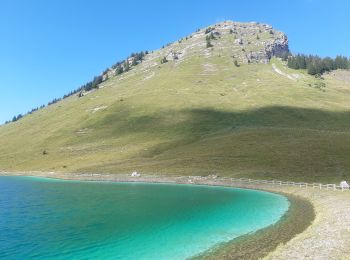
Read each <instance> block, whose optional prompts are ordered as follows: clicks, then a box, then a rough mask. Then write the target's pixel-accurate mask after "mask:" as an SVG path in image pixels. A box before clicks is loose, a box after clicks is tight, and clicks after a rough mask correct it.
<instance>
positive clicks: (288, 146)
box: [0, 21, 350, 182]
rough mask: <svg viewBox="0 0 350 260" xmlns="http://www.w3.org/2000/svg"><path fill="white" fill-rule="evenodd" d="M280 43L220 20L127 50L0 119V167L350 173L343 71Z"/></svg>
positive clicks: (323, 176) (275, 36)
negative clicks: (311, 68) (71, 90)
mask: <svg viewBox="0 0 350 260" xmlns="http://www.w3.org/2000/svg"><path fill="white" fill-rule="evenodd" d="M288 51H289V47H288V39H287V37H286V35H285V34H284V33H282V32H279V31H277V30H275V29H273V28H272V27H271V26H269V25H266V24H260V23H237V22H231V21H226V22H222V23H218V24H215V25H212V26H210V27H207V28H204V29H200V30H197V31H196V32H194V33H193V34H191V35H189V36H186V37H184V38H182V39H180V40H179V41H177V42H174V43H171V44H168V45H166V46H164V47H163V48H161V49H159V50H156V51H152V52H148V53H147V54H146V55H145V56H143V57H142V60H134V59H135V58H134V57H135V55H133V56H132V57H130V58H129V59H127V63H126V62H124V63H118V64H117V65H116V66H113V67H112V68H109V69H108V70H106V71H105V72H104V73H103V74H102V75H101V79H102V80H101V81H102V82H101V83H100V82H99V83H100V84H99V85H98V87H97V88H92V89H89V90H88V91H86V90H85V91H82V92H81V93H78V94H74V95H71V96H69V97H67V98H65V99H63V100H62V101H59V102H57V103H55V104H52V105H50V106H48V107H45V108H43V109H40V110H39V111H36V112H34V113H32V114H29V115H26V116H25V117H23V118H21V119H20V120H18V121H17V122H14V123H10V124H6V125H3V126H1V127H0V170H4V171H6V170H7V171H16V170H21V171H29V170H41V171H58V172H98V173H109V172H114V173H129V172H131V171H134V170H136V171H140V172H143V173H152V174H171V175H208V174H217V175H220V176H235V177H250V178H259V179H280V180H293V181H308V182H338V181H340V180H341V179H343V178H346V177H347V178H349V177H350V160H349V159H350V131H349V129H350V110H349V109H350V102H349V98H350V73H349V72H348V71H346V70H337V71H333V72H330V73H327V74H324V75H323V76H321V77H314V76H311V75H309V74H307V72H306V71H304V70H292V69H289V68H288V67H287V66H286V63H285V62H283V61H282V60H281V59H280V58H276V57H275V56H282V55H284V54H285V53H288ZM126 67H128V68H129V69H128V68H126ZM120 68H122V70H123V71H124V72H123V73H120V71H117V70H119V69H120Z"/></svg>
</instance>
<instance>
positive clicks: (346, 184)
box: [340, 181, 350, 189]
mask: <svg viewBox="0 0 350 260" xmlns="http://www.w3.org/2000/svg"><path fill="white" fill-rule="evenodd" d="M340 187H341V188H342V189H349V187H350V186H349V184H348V183H347V182H346V181H341V182H340Z"/></svg>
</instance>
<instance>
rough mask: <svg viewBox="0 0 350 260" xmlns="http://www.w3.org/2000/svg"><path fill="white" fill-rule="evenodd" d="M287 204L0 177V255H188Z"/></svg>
mask: <svg viewBox="0 0 350 260" xmlns="http://www.w3.org/2000/svg"><path fill="white" fill-rule="evenodd" d="M288 207H289V202H288V200H287V199H286V198H285V197H283V196H280V195H277V194H272V193H267V192H261V191H253V190H243V189H233V188H225V187H209V186H193V185H171V184H146V183H107V182H102V183H101V182H78V181H58V180H57V181H56V180H50V179H42V178H32V177H0V258H6V259H28V258H36V259H48V258H55V259H96V258H98V259H185V258H188V257H191V256H194V255H196V254H199V253H201V252H203V251H205V250H207V249H209V248H211V247H212V246H214V245H216V244H218V243H220V242H225V241H229V240H231V239H233V238H235V237H238V236H240V235H242V234H246V233H249V232H253V231H255V230H257V229H260V228H263V227H266V226H268V225H270V224H273V223H275V222H276V221H278V220H279V218H280V217H281V216H282V215H283V214H284V213H285V212H286V211H287V210H288Z"/></svg>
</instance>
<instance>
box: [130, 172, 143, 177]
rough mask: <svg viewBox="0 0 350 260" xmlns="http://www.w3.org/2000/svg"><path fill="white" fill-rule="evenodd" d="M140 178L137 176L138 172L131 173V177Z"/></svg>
mask: <svg viewBox="0 0 350 260" xmlns="http://www.w3.org/2000/svg"><path fill="white" fill-rule="evenodd" d="M140 176H141V174H139V173H138V172H133V173H132V174H131V177H140Z"/></svg>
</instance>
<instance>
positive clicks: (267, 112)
mask: <svg viewBox="0 0 350 260" xmlns="http://www.w3.org/2000/svg"><path fill="white" fill-rule="evenodd" d="M86 127H87V128H94V132H96V131H97V132H99V131H100V134H99V137H100V138H101V136H103V137H104V138H106V140H108V138H119V137H129V138H130V137H131V139H129V140H132V139H133V137H135V139H134V140H135V142H142V141H143V140H144V141H145V142H147V141H149V140H152V138H161V140H165V141H164V142H162V143H160V144H157V145H155V146H153V147H150V148H149V149H148V150H147V151H140V153H139V154H137V158H136V157H135V158H133V159H132V160H134V159H135V160H141V159H140V158H144V159H145V160H147V161H149V162H150V161H151V162H152V163H154V164H156V165H158V163H159V162H160V161H161V160H165V161H166V160H168V162H169V163H170V164H171V165H172V167H174V164H176V165H179V167H182V168H184V167H185V168H186V167H187V168H188V169H195V168H196V167H197V168H199V169H203V167H204V168H206V169H214V168H215V167H216V168H217V167H219V168H220V167H221V168H222V169H223V170H227V169H241V170H242V171H245V170H247V171H248V172H249V171H250V172H253V171H255V172H256V171H262V172H265V173H264V175H263V176H265V177H267V176H269V177H271V178H277V179H278V178H280V177H279V176H280V175H278V172H283V173H286V174H290V176H292V177H291V178H288V176H287V175H285V178H284V179H294V180H295V179H296V176H299V179H300V180H305V178H304V177H303V176H304V175H305V174H306V173H307V174H309V175H310V176H313V177H310V180H320V179H322V178H328V177H327V176H330V175H329V174H330V173H331V174H333V173H334V178H336V180H338V179H339V178H341V176H343V175H348V172H349V171H350V138H349V137H350V136H349V135H350V131H349V129H350V111H346V112H329V111H322V110H313V109H304V108H294V107H281V106H275V107H265V108H261V109H255V110H248V111H242V112H227V111H219V110H214V109H193V110H182V111H167V112H164V113H160V114H154V115H147V116H133V115H132V113H125V112H124V114H119V113H115V114H110V115H108V116H106V117H104V118H99V119H98V120H97V122H96V121H95V122H94V125H86ZM247 128H249V129H250V130H251V131H250V130H249V131H250V134H247V133H248V131H246V129H247ZM315 130H316V131H315ZM140 136H141V138H140ZM210 137H214V139H215V138H217V139H215V140H214V141H212V140H211V139H210ZM221 137H222V138H221ZM220 138H221V139H220ZM157 140H159V139H157ZM198 144H200V145H198ZM184 145H185V146H184ZM135 156H136V155H135ZM171 160H175V161H172V162H171ZM160 165H161V166H159V167H161V168H164V167H167V165H168V164H167V163H164V164H160ZM140 169H142V167H140ZM266 172H269V173H271V174H270V175H268V174H266ZM274 174H275V175H274ZM245 176H249V175H245ZM336 176H337V177H336ZM252 177H256V175H252ZM349 178H350V176H349ZM327 180H329V178H328V179H327Z"/></svg>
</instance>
